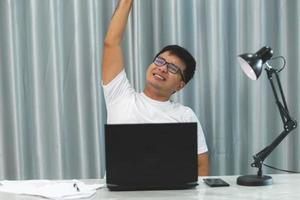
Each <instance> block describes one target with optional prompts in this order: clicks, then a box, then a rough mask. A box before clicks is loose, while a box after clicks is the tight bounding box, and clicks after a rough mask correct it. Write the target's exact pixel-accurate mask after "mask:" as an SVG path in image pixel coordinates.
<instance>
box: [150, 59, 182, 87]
mask: <svg viewBox="0 0 300 200" xmlns="http://www.w3.org/2000/svg"><path fill="white" fill-rule="evenodd" d="M153 63H154V64H155V65H156V66H158V67H162V66H164V65H166V66H167V69H168V72H171V73H172V74H177V73H178V72H179V74H180V76H181V78H182V80H183V82H185V81H184V76H183V72H182V71H181V69H180V68H179V67H177V66H176V65H174V64H173V63H168V62H167V61H166V60H165V59H164V58H162V57H159V56H158V57H156V58H155V59H154V61H153Z"/></svg>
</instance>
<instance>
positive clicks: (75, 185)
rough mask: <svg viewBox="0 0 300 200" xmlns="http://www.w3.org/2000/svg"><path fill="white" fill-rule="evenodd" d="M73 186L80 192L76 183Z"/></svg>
mask: <svg viewBox="0 0 300 200" xmlns="http://www.w3.org/2000/svg"><path fill="white" fill-rule="evenodd" d="M73 187H74V188H76V190H77V192H80V189H79V187H78V185H77V184H76V183H74V184H73Z"/></svg>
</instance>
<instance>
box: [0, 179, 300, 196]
mask: <svg viewBox="0 0 300 200" xmlns="http://www.w3.org/2000/svg"><path fill="white" fill-rule="evenodd" d="M271 176H272V178H273V185H269V186H255V187H253V186H252V187H247V186H239V185H237V184H236V178H237V176H220V178H222V179H224V180H225V181H226V182H228V183H229V184H230V187H219V188H211V187H209V186H207V185H205V184H204V183H203V181H202V179H203V177H199V186H197V187H196V189H190V190H157V191H133V192H132V191H131V192H111V191H109V190H108V189H107V188H102V189H99V190H98V191H97V194H96V196H95V197H94V198H93V199H95V200H97V199H105V200H118V199H122V200H126V199H128V200H129V199H130V200H152V199H153V200H169V199H170V200H192V199H193V200H195V199H200V200H206V199H207V200H229V199H230V200H234V199H238V200H244V199H245V200H266V199H272V200H299V199H300V174H277V175H271ZM84 182H86V183H87V184H88V183H104V182H105V180H103V179H99V180H85V181H84ZM0 199H1V200H2V199H3V200H4V199H5V200H13V199H17V200H20V199H22V200H29V199H31V200H33V199H39V198H33V197H26V196H18V195H11V194H5V193H0Z"/></svg>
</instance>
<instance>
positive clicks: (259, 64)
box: [238, 47, 273, 80]
mask: <svg viewBox="0 0 300 200" xmlns="http://www.w3.org/2000/svg"><path fill="white" fill-rule="evenodd" d="M272 56H273V50H272V49H271V48H270V47H263V48H261V49H260V50H258V51H257V52H256V53H255V54H250V53H245V54H241V55H239V56H238V62H239V64H240V66H241V68H242V70H243V71H244V73H245V74H246V75H247V76H248V77H249V78H250V79H252V80H257V79H258V77H259V76H260V74H261V71H262V68H263V64H264V63H265V62H267V61H268V60H269V59H270V58H271V57H272Z"/></svg>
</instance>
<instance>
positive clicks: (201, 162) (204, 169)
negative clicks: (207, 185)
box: [198, 153, 209, 176]
mask: <svg viewBox="0 0 300 200" xmlns="http://www.w3.org/2000/svg"><path fill="white" fill-rule="evenodd" d="M208 175H209V161H208V154H207V153H203V154H199V155H198V176H208Z"/></svg>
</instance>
